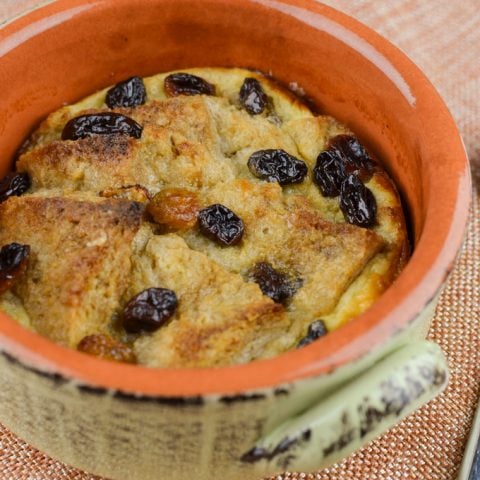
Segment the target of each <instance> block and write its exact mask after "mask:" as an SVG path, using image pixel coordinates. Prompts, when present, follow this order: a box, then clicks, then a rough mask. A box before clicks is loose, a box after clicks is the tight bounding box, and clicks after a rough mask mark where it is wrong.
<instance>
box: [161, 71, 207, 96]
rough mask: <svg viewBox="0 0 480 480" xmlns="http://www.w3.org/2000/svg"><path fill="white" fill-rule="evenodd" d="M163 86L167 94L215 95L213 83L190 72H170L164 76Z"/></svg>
mask: <svg viewBox="0 0 480 480" xmlns="http://www.w3.org/2000/svg"><path fill="white" fill-rule="evenodd" d="M164 87H165V91H166V92H167V95H169V96H170V97H176V96H177V95H215V85H212V84H211V83H208V82H207V81H206V80H204V79H203V78H200V77H197V76H196V75H192V74H191V73H183V72H179V73H172V74H170V75H168V76H167V77H165V80H164Z"/></svg>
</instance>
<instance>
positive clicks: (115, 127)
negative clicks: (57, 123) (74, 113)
mask: <svg viewBox="0 0 480 480" xmlns="http://www.w3.org/2000/svg"><path fill="white" fill-rule="evenodd" d="M142 130H143V128H142V126H141V125H139V124H138V123H137V122H136V121H135V120H133V119H132V118H130V117H126V116H125V115H121V114H120V113H113V112H101V113H91V114H87V115H81V116H79V117H75V118H72V119H71V120H70V121H69V122H67V124H66V125H65V127H64V128H63V132H62V140H78V139H79V138H86V137H91V136H92V135H114V134H121V135H129V136H130V137H133V138H140V137H141V136H142Z"/></svg>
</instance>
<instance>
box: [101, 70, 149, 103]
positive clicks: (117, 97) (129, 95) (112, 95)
mask: <svg viewBox="0 0 480 480" xmlns="http://www.w3.org/2000/svg"><path fill="white" fill-rule="evenodd" d="M146 98H147V92H146V90H145V85H144V83H143V80H142V79H141V78H140V77H132V78H129V79H128V80H125V81H123V82H120V83H117V84H116V85H115V86H114V87H113V88H111V89H110V90H109V91H108V92H107V96H106V98H105V103H106V104H107V106H108V107H109V108H116V107H136V106H138V105H143V104H144V103H145V100H146Z"/></svg>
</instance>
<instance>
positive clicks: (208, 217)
mask: <svg viewBox="0 0 480 480" xmlns="http://www.w3.org/2000/svg"><path fill="white" fill-rule="evenodd" d="M198 225H199V227H200V231H201V232H202V233H203V234H204V235H205V236H206V237H208V238H210V239H211V240H214V241H216V242H218V243H220V244H221V245H227V246H232V245H236V244H237V243H239V242H240V240H241V239H242V236H243V231H244V229H245V225H244V224H243V220H242V219H241V218H240V217H239V216H238V215H236V214H235V213H233V212H232V211H231V210H230V209H229V208H227V207H225V206H224V205H221V204H219V203H216V204H214V205H210V206H209V207H207V208H204V209H203V210H200V212H199V213H198Z"/></svg>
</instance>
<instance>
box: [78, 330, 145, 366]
mask: <svg viewBox="0 0 480 480" xmlns="http://www.w3.org/2000/svg"><path fill="white" fill-rule="evenodd" d="M77 350H78V351H80V352H83V353H88V354H89V355H94V356H95V357H99V358H103V359H105V360H114V361H116V362H125V363H137V359H136V358H135V354H134V353H133V350H132V349H131V348H130V347H129V346H128V345H126V344H125V343H123V342H120V341H119V340H116V339H114V338H112V337H110V336H108V335H101V334H97V335H88V336H86V337H84V338H83V339H82V340H81V341H80V343H79V344H78V346H77Z"/></svg>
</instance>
